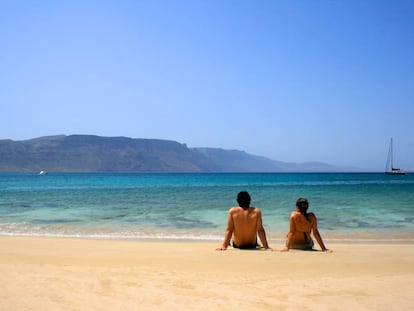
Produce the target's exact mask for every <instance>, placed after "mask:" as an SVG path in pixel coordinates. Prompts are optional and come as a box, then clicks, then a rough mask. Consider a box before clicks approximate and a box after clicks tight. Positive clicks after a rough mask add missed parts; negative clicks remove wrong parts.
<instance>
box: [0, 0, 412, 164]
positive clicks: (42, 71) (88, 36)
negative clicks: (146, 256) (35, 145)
mask: <svg viewBox="0 0 414 311" xmlns="http://www.w3.org/2000/svg"><path fill="white" fill-rule="evenodd" d="M413 117H414V1H411V0H406V1H403V0H395V1H382V0H372V1H371V0H364V1H360V0H349V1H347V0H336V1H333V0H331V1H327V0H325V1H324V0H320V1H317V0H313V1H309V0H297V1H287V0H286V1H281V0H280V1H278V0H260V1H257V0H174V1H172V0H168V1H167V0H164V1H161V0H147V1H144V0H142V1H141V0H133V1H126V0H125V1H124V0H119V1H116V0H113V1H107V0H96V1H92V0H81V1H77V0H71V1H55V0H53V1H45V0H37V1H34V0H33V1H30V0H27V1H20V0H10V1H9V0H0V118H1V122H0V139H12V140H25V139H30V138H36V137H41V136H48V135H58V134H65V135H71V134H92V135H99V136H111V137H112V136H126V137H132V138H156V139H166V140H174V141H177V142H180V143H185V144H187V146H188V147H214V148H224V149H237V150H243V151H246V152H247V153H250V154H254V155H260V156H265V157H268V158H271V159H274V160H279V161H285V162H297V163H302V162H307V161H319V162H324V163H329V164H332V165H338V166H353V167H358V168H362V169H370V170H371V169H372V170H379V171H382V170H384V169H385V162H386V159H387V152H388V145H389V141H390V138H391V137H393V140H394V151H395V152H394V161H395V162H396V164H397V165H398V166H400V167H401V168H405V169H408V170H412V171H414V122H412V119H413Z"/></svg>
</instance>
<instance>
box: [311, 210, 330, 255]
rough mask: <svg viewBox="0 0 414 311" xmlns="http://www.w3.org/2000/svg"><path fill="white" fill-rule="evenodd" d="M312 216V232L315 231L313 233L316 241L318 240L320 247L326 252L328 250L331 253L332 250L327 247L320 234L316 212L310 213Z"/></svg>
mask: <svg viewBox="0 0 414 311" xmlns="http://www.w3.org/2000/svg"><path fill="white" fill-rule="evenodd" d="M310 216H311V217H312V232H313V235H314V236H315V239H316V241H318V244H319V246H320V248H321V249H322V251H324V252H326V251H327V252H330V253H331V252H332V251H331V250H329V249H327V248H326V247H325V244H324V243H323V241H322V237H321V235H320V234H319V230H318V220H317V219H316V216H315V214H313V213H312V214H310Z"/></svg>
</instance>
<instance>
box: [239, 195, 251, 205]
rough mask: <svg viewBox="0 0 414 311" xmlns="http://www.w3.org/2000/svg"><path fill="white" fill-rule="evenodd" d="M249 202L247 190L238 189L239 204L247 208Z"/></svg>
mask: <svg viewBox="0 0 414 311" xmlns="http://www.w3.org/2000/svg"><path fill="white" fill-rule="evenodd" d="M250 202H251V198H250V194H249V193H248V192H247V191H240V192H239V194H238V195H237V203H239V206H240V207H243V208H249V207H250Z"/></svg>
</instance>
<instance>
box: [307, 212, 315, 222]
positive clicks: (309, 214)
mask: <svg viewBox="0 0 414 311" xmlns="http://www.w3.org/2000/svg"><path fill="white" fill-rule="evenodd" d="M308 216H309V219H311V220H313V219H316V216H315V214H314V213H308Z"/></svg>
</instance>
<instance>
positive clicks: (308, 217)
mask: <svg viewBox="0 0 414 311" xmlns="http://www.w3.org/2000/svg"><path fill="white" fill-rule="evenodd" d="M308 207H309V202H308V200H307V199H305V198H299V199H297V200H296V211H294V212H292V214H291V215H290V228H289V233H288V235H287V240H286V248H284V249H283V250H282V251H288V250H289V249H302V250H312V249H313V244H314V243H313V240H312V238H311V232H313V236H314V237H315V239H316V241H318V244H319V246H320V247H321V249H322V251H324V252H326V251H328V252H332V251H330V250H328V249H327V248H326V247H325V245H324V244H323V241H322V237H321V235H320V234H319V231H318V224H317V219H316V216H315V214H314V213H308V212H307V211H308Z"/></svg>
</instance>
